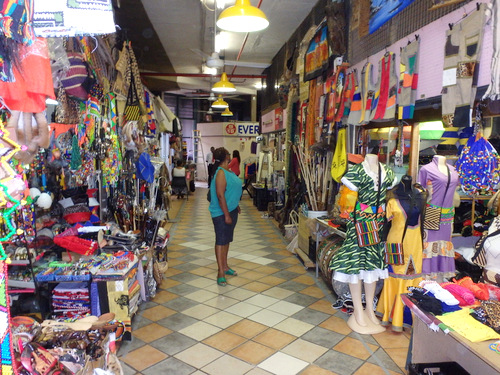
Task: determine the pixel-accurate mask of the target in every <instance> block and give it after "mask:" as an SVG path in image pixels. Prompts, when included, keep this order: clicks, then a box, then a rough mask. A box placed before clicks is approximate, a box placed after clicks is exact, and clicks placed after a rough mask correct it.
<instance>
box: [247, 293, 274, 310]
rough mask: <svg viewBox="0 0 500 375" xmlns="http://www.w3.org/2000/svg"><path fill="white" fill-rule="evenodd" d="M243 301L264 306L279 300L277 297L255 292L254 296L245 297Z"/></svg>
mask: <svg viewBox="0 0 500 375" xmlns="http://www.w3.org/2000/svg"><path fill="white" fill-rule="evenodd" d="M245 302H248V303H251V304H252V305H256V306H260V307H263V308H266V307H269V306H271V305H274V304H275V303H277V302H279V299H277V298H274V297H269V296H265V295H263V294H257V295H255V296H253V297H251V298H249V299H247V300H246V301H245Z"/></svg>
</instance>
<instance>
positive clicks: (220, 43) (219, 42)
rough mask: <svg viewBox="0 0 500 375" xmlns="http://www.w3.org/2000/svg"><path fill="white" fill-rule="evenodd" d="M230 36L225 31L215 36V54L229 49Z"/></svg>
mask: <svg viewBox="0 0 500 375" xmlns="http://www.w3.org/2000/svg"><path fill="white" fill-rule="evenodd" d="M228 37H229V35H227V33H226V32H225V31H219V32H218V33H217V34H216V35H215V48H214V49H215V52H217V53H219V52H220V51H222V50H225V49H226V48H227V44H228V41H229V38H228Z"/></svg>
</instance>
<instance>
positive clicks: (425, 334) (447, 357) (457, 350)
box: [401, 295, 500, 375]
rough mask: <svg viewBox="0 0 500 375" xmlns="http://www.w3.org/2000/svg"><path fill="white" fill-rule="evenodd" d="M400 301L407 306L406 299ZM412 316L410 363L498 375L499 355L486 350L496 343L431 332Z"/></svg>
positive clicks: (404, 297) (453, 334)
mask: <svg viewBox="0 0 500 375" xmlns="http://www.w3.org/2000/svg"><path fill="white" fill-rule="evenodd" d="M401 297H402V299H403V303H405V305H408V299H407V297H406V296H405V295H402V296H401ZM420 311H422V310H420ZM424 313H425V312H424ZM425 314H426V315H429V314H428V313H425ZM412 315H413V330H412V350H411V353H408V355H409V356H411V363H414V364H419V363H441V362H456V363H458V364H459V365H460V366H462V367H463V368H464V370H466V371H467V372H469V373H470V374H473V375H491V374H498V373H500V354H498V353H496V352H494V351H493V350H491V349H490V348H489V345H490V344H491V343H494V342H495V341H496V340H489V341H483V342H471V341H469V340H467V339H466V338H464V337H463V336H461V335H459V334H458V333H456V332H450V333H448V334H445V333H444V332H443V331H442V330H439V331H438V332H434V331H432V330H431V329H430V328H429V327H428V326H427V324H426V323H424V321H422V320H421V319H420V318H419V317H418V316H417V315H416V314H412ZM433 319H434V320H435V319H436V318H435V317H433Z"/></svg>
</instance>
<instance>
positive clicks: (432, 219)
mask: <svg viewBox="0 0 500 375" xmlns="http://www.w3.org/2000/svg"><path fill="white" fill-rule="evenodd" d="M446 170H447V172H448V182H447V183H446V190H445V191H444V195H443V201H442V202H441V207H436V206H432V205H431V204H430V203H427V205H426V207H425V215H424V229H427V230H439V227H440V226H441V213H442V210H443V205H444V200H445V199H446V194H447V193H448V188H449V187H450V179H451V174H450V169H449V167H448V166H447V167H446Z"/></svg>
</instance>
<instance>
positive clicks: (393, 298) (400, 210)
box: [377, 176, 425, 332]
mask: <svg viewBox="0 0 500 375" xmlns="http://www.w3.org/2000/svg"><path fill="white" fill-rule="evenodd" d="M388 198H389V200H388V202H387V209H386V215H387V220H388V222H389V223H390V229H389V233H388V235H387V242H389V243H401V242H403V252H404V264H402V265H399V266H397V265H389V278H388V279H385V280H384V288H383V289H382V294H381V296H380V300H379V303H378V306H377V315H380V316H382V325H386V326H387V325H390V324H391V323H392V330H393V331H396V332H401V331H402V330H403V326H406V327H410V326H411V315H410V314H407V315H408V318H409V321H405V322H404V321H403V320H404V305H403V302H402V301H401V296H400V295H401V293H407V288H408V287H409V286H418V283H419V282H420V281H421V280H422V230H421V213H422V210H423V206H424V204H425V196H424V194H423V193H422V191H421V190H419V189H417V187H415V186H412V178H411V177H410V176H403V178H402V179H401V182H400V183H399V184H398V185H397V186H396V187H395V188H394V189H393V191H392V192H391V193H389V195H388ZM405 226H407V228H406V232H405ZM403 234H404V238H403ZM407 320H408V319H407Z"/></svg>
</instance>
